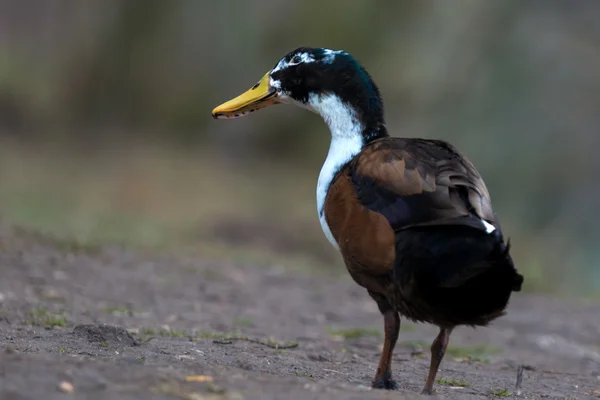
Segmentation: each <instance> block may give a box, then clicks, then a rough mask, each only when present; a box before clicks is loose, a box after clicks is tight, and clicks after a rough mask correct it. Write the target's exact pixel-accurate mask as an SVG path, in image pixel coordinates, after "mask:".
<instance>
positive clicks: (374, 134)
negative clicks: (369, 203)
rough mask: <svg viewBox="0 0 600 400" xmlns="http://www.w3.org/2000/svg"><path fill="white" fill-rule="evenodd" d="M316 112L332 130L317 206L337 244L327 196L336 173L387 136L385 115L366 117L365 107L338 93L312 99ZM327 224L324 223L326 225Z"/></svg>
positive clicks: (322, 169) (322, 219) (319, 182)
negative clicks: (330, 224) (326, 210)
mask: <svg viewBox="0 0 600 400" xmlns="http://www.w3.org/2000/svg"><path fill="white" fill-rule="evenodd" d="M309 104H310V107H311V109H312V110H313V111H315V112H317V113H318V114H320V115H321V116H322V117H323V119H324V120H325V123H327V125H328V126H329V130H330V131H331V144H330V146H329V153H328V154H327V159H326V160H325V163H324V164H323V167H322V168H321V173H320V174H319V181H318V184H317V209H318V212H319V218H320V219H321V225H322V227H323V230H324V231H325V235H326V236H327V238H328V239H329V240H330V241H331V242H332V244H333V245H334V246H337V245H336V244H335V241H334V240H333V238H332V237H331V233H330V232H328V229H329V228H328V227H327V223H326V222H325V221H324V210H323V207H324V204H325V197H326V196H327V191H328V190H329V186H330V185H331V182H332V180H333V178H334V176H335V174H336V173H337V172H338V171H339V170H340V169H341V168H342V167H343V166H344V165H346V164H347V163H348V162H349V161H350V160H352V158H354V156H356V155H357V154H358V153H360V151H361V150H362V148H363V147H364V146H365V145H367V144H368V143H370V142H371V141H373V140H375V139H378V138H382V137H386V136H388V133H387V130H386V128H385V123H384V121H383V116H382V115H381V118H380V119H377V118H365V112H364V111H363V110H357V109H356V108H355V107H353V106H352V105H351V104H348V103H346V102H343V101H342V100H341V99H340V98H339V97H337V96H335V95H319V96H316V95H315V97H313V98H311V99H310V101H309ZM323 224H325V225H323Z"/></svg>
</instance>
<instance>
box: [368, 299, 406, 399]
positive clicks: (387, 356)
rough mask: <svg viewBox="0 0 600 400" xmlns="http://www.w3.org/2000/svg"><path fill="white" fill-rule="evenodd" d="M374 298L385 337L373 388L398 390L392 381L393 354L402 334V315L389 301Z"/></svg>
mask: <svg viewBox="0 0 600 400" xmlns="http://www.w3.org/2000/svg"><path fill="white" fill-rule="evenodd" d="M372 296H373V295H372ZM373 298H375V299H376V300H375V301H377V305H378V306H379V310H380V311H381V313H382V314H383V327H384V334H385V337H384V341H383V350H382V351H381V357H380V358H379V365H378V366H377V373H376V374H375V379H373V384H372V386H373V387H374V388H377V389H389V390H393V389H398V384H397V383H396V381H394V380H393V379H392V354H393V352H394V346H396V341H397V340H398V333H399V332H400V315H398V312H397V311H396V310H394V309H393V308H392V307H391V306H390V305H389V303H388V302H387V300H384V299H379V298H376V297H375V296H373Z"/></svg>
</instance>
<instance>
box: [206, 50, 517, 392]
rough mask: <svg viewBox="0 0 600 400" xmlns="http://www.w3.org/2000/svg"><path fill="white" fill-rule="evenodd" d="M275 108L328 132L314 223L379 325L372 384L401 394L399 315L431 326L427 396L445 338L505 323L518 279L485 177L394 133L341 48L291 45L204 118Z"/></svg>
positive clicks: (438, 149)
mask: <svg viewBox="0 0 600 400" xmlns="http://www.w3.org/2000/svg"><path fill="white" fill-rule="evenodd" d="M276 104H295V105H297V106H300V107H302V108H304V109H308V110H310V111H312V112H315V113H317V114H319V115H320V116H321V117H322V118H323V120H324V121H325V123H326V124H327V126H328V127H329V131H330V133H331V140H330V146H329V151H328V153H327V157H326V159H325V162H324V164H323V166H322V168H321V172H320V173H319V177H318V181H317V190H316V204H317V215H318V217H319V221H320V224H321V227H322V230H323V233H324V235H325V237H326V238H327V239H328V240H329V242H331V245H333V247H334V248H335V249H337V250H338V251H339V253H340V254H341V258H342V259H343V262H344V264H345V266H346V268H347V270H348V272H349V274H350V277H351V278H352V279H353V280H354V282H356V284H358V285H360V286H361V287H363V288H364V289H366V291H367V293H368V295H369V296H370V297H371V298H372V299H373V300H374V301H375V303H376V304H377V307H378V309H379V311H380V312H381V314H382V316H383V330H384V340H383V348H382V351H381V355H380V357H379V362H378V366H377V370H376V373H375V376H374V378H373V381H372V382H371V386H372V387H373V388H379V389H388V390H393V389H398V388H399V384H398V383H397V382H396V381H395V380H394V379H393V377H392V368H391V367H392V356H393V351H394V347H395V345H396V342H397V340H398V335H399V332H400V324H401V317H403V318H406V319H408V320H411V321H414V322H423V323H429V324H433V325H435V326H437V327H438V328H439V333H438V335H437V336H436V337H435V339H434V340H433V342H432V345H431V361H430V365H429V372H428V374H427V378H426V380H425V385H424V387H423V389H422V392H421V393H422V394H426V395H430V394H432V393H433V391H434V388H433V385H434V382H435V377H436V374H437V371H438V369H439V366H440V363H441V362H442V359H443V357H444V354H445V352H446V349H447V346H448V343H449V339H450V335H451V333H452V331H453V329H454V328H456V327H457V326H470V327H478V326H487V325H488V324H489V323H490V322H491V321H493V320H495V319H496V318H499V317H501V316H503V315H505V314H506V308H507V306H508V303H509V300H510V297H511V295H512V293H513V292H519V291H520V290H521V286H522V283H523V280H524V279H523V276H522V275H521V274H520V273H519V272H518V271H517V269H516V267H515V264H514V262H513V259H512V256H511V254H510V241H509V240H506V241H505V240H504V236H503V233H502V230H501V227H500V223H499V220H498V218H497V215H496V214H495V212H494V211H493V209H492V202H491V199H490V194H489V192H488V189H487V187H486V185H485V183H484V181H483V178H482V177H481V175H480V174H479V172H478V171H477V170H476V169H475V167H474V165H473V164H472V163H471V162H470V161H469V160H468V159H467V158H466V156H465V155H463V154H462V153H460V152H459V150H458V149H457V148H456V147H454V146H453V145H451V144H450V143H448V142H446V141H443V140H435V139H420V138H405V137H395V136H391V135H390V133H389V132H388V129H387V126H386V122H385V118H384V106H383V100H382V97H381V94H380V91H379V88H378V86H377V85H376V84H375V82H374V81H373V79H372V77H371V75H370V74H369V73H368V72H367V70H366V69H365V68H364V67H363V65H362V64H361V63H360V62H359V61H358V60H357V59H356V58H355V57H353V56H352V55H351V54H350V53H348V52H346V51H344V50H332V49H327V48H311V47H300V48H297V49H295V50H293V51H291V52H289V53H288V54H286V55H285V56H284V57H283V58H281V59H280V60H279V61H277V63H276V64H275V66H274V67H273V68H272V69H271V70H269V71H268V72H267V73H266V74H265V75H264V76H263V77H262V78H261V79H260V80H259V81H258V82H257V83H256V84H254V85H253V86H252V87H251V88H250V89H248V90H247V91H246V92H244V93H242V94H241V95H239V96H238V97H235V98H233V99H232V100H229V101H227V102H225V103H223V104H221V105H219V106H218V107H216V108H215V109H214V110H213V111H212V116H213V117H214V118H216V119H231V118H239V117H242V116H245V115H248V114H250V113H253V112H255V111H258V110H260V109H263V108H266V107H269V106H272V105H276Z"/></svg>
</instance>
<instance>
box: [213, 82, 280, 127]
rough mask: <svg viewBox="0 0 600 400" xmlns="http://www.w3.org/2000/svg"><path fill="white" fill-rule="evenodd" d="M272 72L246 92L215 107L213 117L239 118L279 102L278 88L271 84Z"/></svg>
mask: <svg viewBox="0 0 600 400" xmlns="http://www.w3.org/2000/svg"><path fill="white" fill-rule="evenodd" d="M270 73H271V71H269V72H267V73H266V74H265V76H263V77H262V79H261V80H260V81H258V83H257V84H256V85H254V86H252V87H251V88H250V89H248V90H247V91H246V92H245V93H242V94H241V95H239V96H238V97H236V98H235V99H231V100H229V101H228V102H225V103H223V104H221V105H220V106H218V107H217V108H215V109H214V110H213V112H212V116H213V118H217V119H221V118H222V119H227V118H229V119H230V118H238V117H241V116H244V115H246V114H249V113H251V112H254V111H256V110H260V109H261V108H265V107H268V106H270V105H273V104H278V103H279V100H278V99H277V97H278V93H277V90H276V89H275V88H272V87H270V85H269V74H270Z"/></svg>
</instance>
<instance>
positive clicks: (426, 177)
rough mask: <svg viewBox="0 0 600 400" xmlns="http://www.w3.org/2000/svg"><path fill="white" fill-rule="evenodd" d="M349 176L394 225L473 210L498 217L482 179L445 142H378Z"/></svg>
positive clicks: (368, 203) (435, 219) (489, 218)
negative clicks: (495, 214) (494, 212)
mask: <svg viewBox="0 0 600 400" xmlns="http://www.w3.org/2000/svg"><path fill="white" fill-rule="evenodd" d="M350 174H351V176H352V182H353V184H354V186H355V188H356V191H357V194H358V198H359V200H360V201H361V202H362V204H364V205H365V206H366V207H367V208H368V209H370V210H373V211H376V212H379V213H382V214H383V215H384V216H386V218H388V220H389V222H390V224H391V225H392V226H393V228H394V229H401V228H403V227H407V226H413V225H416V224H432V223H441V224H444V223H447V221H448V220H453V219H457V218H460V217H465V216H468V215H469V214H474V215H475V216H477V217H478V218H481V219H485V220H487V221H489V222H491V223H493V221H495V218H494V214H493V211H492V206H491V201H490V196H489V193H488V190H487V188H486V186H485V184H484V182H483V179H482V178H481V176H480V175H479V173H478V172H477V170H476V169H475V167H474V166H473V164H471V162H470V161H469V160H468V159H467V158H465V157H464V156H463V155H461V154H460V153H459V152H458V151H457V150H456V149H455V148H454V147H453V146H451V145H450V144H448V143H446V142H443V141H437V140H424V139H402V138H386V139H381V140H378V141H375V142H373V143H372V144H370V145H369V146H367V147H366V148H365V149H363V151H362V152H361V153H360V154H359V155H358V156H357V157H356V158H355V160H354V161H353V162H352V164H351V166H350ZM445 221H446V222H445Z"/></svg>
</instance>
